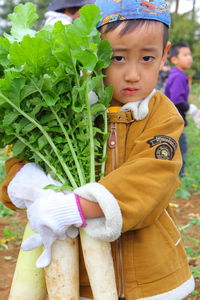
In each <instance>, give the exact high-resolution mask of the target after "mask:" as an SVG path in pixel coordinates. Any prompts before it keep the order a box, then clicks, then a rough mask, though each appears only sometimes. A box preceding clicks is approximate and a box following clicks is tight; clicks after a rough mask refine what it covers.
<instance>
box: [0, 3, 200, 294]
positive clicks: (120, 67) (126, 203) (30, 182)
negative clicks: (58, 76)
mask: <svg viewBox="0 0 200 300" xmlns="http://www.w3.org/2000/svg"><path fill="white" fill-rule="evenodd" d="M96 4H97V5H99V6H100V8H101V11H102V20H101V22H100V23H99V24H98V28H99V30H100V32H101V35H102V39H107V40H108V41H109V42H110V43H111V45H112V48H113V57H112V62H111V64H110V66H109V67H108V68H107V69H106V70H105V85H106V86H107V85H110V84H111V85H112V86H113V88H114V89H113V97H112V100H111V103H110V109H109V113H108V114H109V116H108V117H109V131H110V136H109V139H108V149H107V166H106V176H105V177H104V178H102V179H101V180H100V181H99V182H98V183H89V184H87V185H85V186H82V187H80V188H78V189H76V190H75V191H74V193H71V194H69V195H63V194H62V193H55V192H53V191H48V190H42V189H39V188H38V186H39V185H40V186H41V185H42V183H41V182H42V181H43V182H44V185H45V180H46V181H47V176H46V174H45V173H44V172H43V171H42V170H41V169H40V168H39V167H38V166H36V165H34V164H31V163H28V164H26V165H25V166H24V167H23V168H21V169H20V170H19V168H20V167H21V166H23V165H24V161H23V160H21V161H16V159H11V160H10V161H8V163H7V177H6V179H5V181H4V182H3V184H2V186H1V198H2V199H3V200H4V203H7V205H9V203H10V199H11V200H12V202H13V203H14V204H15V205H16V206H18V207H21V208H25V207H27V206H29V208H28V217H29V220H30V223H31V226H32V228H33V229H34V230H35V231H36V232H38V236H39V239H37V238H36V236H35V237H34V238H33V239H34V240H33V239H32V240H31V241H30V240H28V241H27V242H26V243H25V245H24V247H25V248H26V250H27V249H31V248H34V247H37V246H38V245H39V244H41V243H42V244H43V245H44V246H45V248H46V250H49V248H50V247H51V245H52V240H55V239H54V238H55V237H57V238H58V237H59V238H61V237H62V238H63V237H64V236H66V235H67V234H68V235H69V229H70V228H71V226H72V225H75V227H80V226H86V227H85V229H84V230H85V231H86V232H87V233H88V235H90V236H92V237H93V238H98V239H102V240H105V241H110V242H111V241H113V243H112V254H113V260H114V265H115V274H116V282H117V286H118V296H119V299H126V300H135V299H138V300H165V299H173V300H178V299H183V298H184V297H186V296H187V295H188V294H189V293H190V292H192V290H193V289H194V279H193V277H192V276H191V274H190V271H189V266H188V262H187V257H186V254H185V251H184V248H183V245H182V242H181V238H180V233H179V232H178V229H177V227H176V225H175V221H174V215H173V212H172V210H171V208H170V206H169V202H170V199H171V197H172V196H173V194H174V192H175V190H176V188H177V187H178V185H179V180H178V173H179V169H180V166H181V156H180V151H179V148H178V147H177V142H178V139H179V137H180V134H181V132H182V128H183V121H182V118H181V117H180V115H179V114H178V113H177V110H176V108H175V107H174V106H173V105H172V103H171V102H170V101H169V100H168V99H167V98H166V97H165V96H164V95H163V94H162V93H160V92H159V91H157V92H156V91H155V90H154V87H155V85H156V82H157V77H158V72H159V69H160V66H161V65H162V64H163V63H164V61H165V58H166V55H167V52H168V49H169V47H170V43H169V42H168V35H167V32H168V26H169V24H170V17H169V13H168V11H167V8H166V4H165V2H164V1H163V0H155V1H151V3H150V4H151V5H150V6H146V5H144V3H143V2H142V1H133V0H124V1H108V0H105V1H100V0H98V1H97V2H96ZM138 19H139V20H138ZM17 170H19V171H18V173H17V174H16V171H17ZM15 174H16V175H15ZM36 181H37V182H36ZM36 186H37V188H36ZM7 187H8V194H9V196H10V199H9V197H8V194H7ZM24 191H26V193H25V194H24ZM41 195H43V196H42V197H41ZM77 195H78V196H79V197H77ZM40 197H41V199H40V201H37V198H40ZM42 198H44V201H43V199H42ZM77 198H78V199H77ZM28 201H29V203H33V204H29V205H28ZM85 219H86V223H87V224H85ZM73 228H74V227H73ZM47 229H48V232H49V235H48V236H46V235H44V231H45V230H47ZM120 235H121V237H120V238H119V236H120ZM41 241H42V242H41ZM30 243H31V245H30ZM33 246H34V247H33ZM48 252H49V251H48ZM48 260H49V261H50V255H49V257H48ZM80 273H81V276H80V277H81V279H80V280H81V283H80V291H81V296H82V297H86V299H92V297H93V296H92V293H91V290H90V286H89V282H88V278H87V275H86V271H85V267H84V262H83V259H82V257H81V262H80ZM84 299H85V298H84ZM102 300H103V299H102Z"/></svg>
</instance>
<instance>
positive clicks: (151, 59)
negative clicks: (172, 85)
mask: <svg viewBox="0 0 200 300" xmlns="http://www.w3.org/2000/svg"><path fill="white" fill-rule="evenodd" d="M142 59H143V61H145V62H149V61H153V60H154V57H153V56H144V57H143V58H142Z"/></svg>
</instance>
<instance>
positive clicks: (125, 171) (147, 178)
mask: <svg viewBox="0 0 200 300" xmlns="http://www.w3.org/2000/svg"><path fill="white" fill-rule="evenodd" d="M141 122H143V121H141ZM141 124H142V123H141ZM131 130H133V131H134V130H135V128H134V123H133V125H132V126H131V129H130V131H129V134H128V139H130V138H131ZM182 130H183V120H182V118H181V117H180V115H179V114H178V112H177V110H176V108H175V107H174V110H172V112H168V111H167V107H166V110H165V111H162V112H161V110H159V109H158V111H157V112H155V111H154V113H151V114H150V116H148V121H147V122H146V124H145V126H144V129H143V131H142V132H141V134H139V135H138V137H137V138H136V140H135V141H133V142H132V147H131V150H130V152H129V154H128V155H127V159H126V161H125V162H124V163H123V164H122V165H121V166H120V167H119V168H117V169H116V170H114V171H112V172H111V173H109V174H108V175H106V176H105V177H104V178H102V179H101V180H100V181H99V183H100V184H102V185H104V187H105V188H107V189H108V190H109V191H110V192H111V193H112V194H113V195H114V197H115V198H116V199H117V201H118V204H119V206H120V209H121V212H122V217H123V229H122V232H126V231H129V230H137V229H141V228H144V227H146V226H149V225H151V224H152V223H154V222H155V220H156V219H157V218H158V217H159V216H160V215H161V213H162V212H163V210H164V209H165V208H166V207H167V206H168V204H169V202H170V200H171V198H172V196H173V194H174V193H175V191H176V189H177V187H178V185H179V179H178V174H179V171H180V167H181V162H182V161H181V154H180V150H179V146H178V140H179V136H180V135H181V133H182ZM159 137H161V139H160V141H161V142H160V143H159ZM165 138H167V139H166V140H165ZM157 139H158V140H157ZM170 141H171V142H172V143H170ZM162 154H164V155H165V154H166V155H167V156H168V157H167V159H163V157H162Z"/></svg>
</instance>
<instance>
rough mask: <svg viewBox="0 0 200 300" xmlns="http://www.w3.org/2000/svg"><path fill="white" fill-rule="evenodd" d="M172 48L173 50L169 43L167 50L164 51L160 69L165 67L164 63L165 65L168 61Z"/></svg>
mask: <svg viewBox="0 0 200 300" xmlns="http://www.w3.org/2000/svg"><path fill="white" fill-rule="evenodd" d="M170 48H171V43H170V42H169V41H168V42H167V44H166V46H165V49H164V51H163V57H162V60H161V64H160V68H162V67H163V65H164V63H165V61H166V59H167V54H168V52H169V50H170Z"/></svg>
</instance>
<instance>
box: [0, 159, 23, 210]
mask: <svg viewBox="0 0 200 300" xmlns="http://www.w3.org/2000/svg"><path fill="white" fill-rule="evenodd" d="M25 163H26V161H25V159H23V158H22V159H17V158H15V157H13V158H10V159H8V160H7V161H6V163H5V169H6V177H5V179H4V180H3V182H2V183H1V185H0V201H1V202H2V203H3V204H4V205H5V206H7V207H9V208H11V209H16V207H15V206H14V205H13V204H12V202H11V201H10V198H9V196H8V193H7V187H8V185H9V183H10V181H11V180H12V179H13V177H14V176H15V174H16V173H17V172H18V171H19V169H20V168H21V167H22V166H23V165H25Z"/></svg>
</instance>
